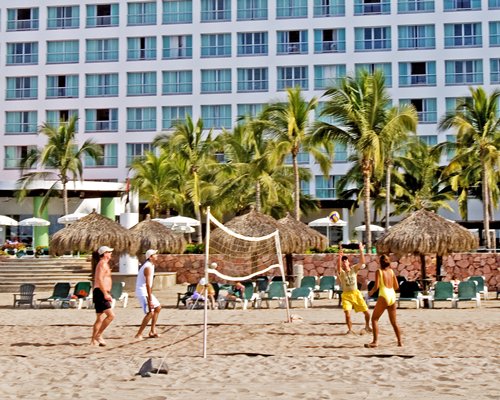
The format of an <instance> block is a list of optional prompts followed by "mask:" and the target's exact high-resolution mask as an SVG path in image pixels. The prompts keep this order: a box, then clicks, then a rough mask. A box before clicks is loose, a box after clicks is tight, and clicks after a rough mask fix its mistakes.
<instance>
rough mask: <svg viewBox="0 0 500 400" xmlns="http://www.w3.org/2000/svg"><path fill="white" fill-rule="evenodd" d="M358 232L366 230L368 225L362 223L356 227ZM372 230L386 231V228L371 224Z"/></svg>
mask: <svg viewBox="0 0 500 400" xmlns="http://www.w3.org/2000/svg"><path fill="white" fill-rule="evenodd" d="M354 230H355V231H356V232H365V231H366V225H360V226H357V227H356V228H354ZM370 231H371V232H384V231H385V228H382V227H381V226H378V225H374V224H370Z"/></svg>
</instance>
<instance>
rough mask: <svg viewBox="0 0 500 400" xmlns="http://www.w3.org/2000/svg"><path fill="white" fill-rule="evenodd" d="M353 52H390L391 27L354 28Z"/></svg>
mask: <svg viewBox="0 0 500 400" xmlns="http://www.w3.org/2000/svg"><path fill="white" fill-rule="evenodd" d="M354 36H355V40H354V47H355V51H372V50H390V49H391V27H389V26H385V27H384V26H382V27H375V28H354Z"/></svg>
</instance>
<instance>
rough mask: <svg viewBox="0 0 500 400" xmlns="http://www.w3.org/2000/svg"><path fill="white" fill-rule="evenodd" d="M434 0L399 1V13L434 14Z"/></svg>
mask: <svg viewBox="0 0 500 400" xmlns="http://www.w3.org/2000/svg"><path fill="white" fill-rule="evenodd" d="M434 3H435V1H434V0H398V13H399V14H407V13H421V12H434V8H435V4H434Z"/></svg>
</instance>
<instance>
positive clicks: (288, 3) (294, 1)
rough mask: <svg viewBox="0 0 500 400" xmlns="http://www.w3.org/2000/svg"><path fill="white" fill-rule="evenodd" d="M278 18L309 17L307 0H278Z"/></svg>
mask: <svg viewBox="0 0 500 400" xmlns="http://www.w3.org/2000/svg"><path fill="white" fill-rule="evenodd" d="M276 18H278V19H282V18H307V0H276Z"/></svg>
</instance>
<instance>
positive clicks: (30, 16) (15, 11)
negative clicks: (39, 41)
mask: <svg viewBox="0 0 500 400" xmlns="http://www.w3.org/2000/svg"><path fill="white" fill-rule="evenodd" d="M38 15H39V10H38V7H33V8H9V9H7V31H36V30H38V27H39V20H38Z"/></svg>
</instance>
